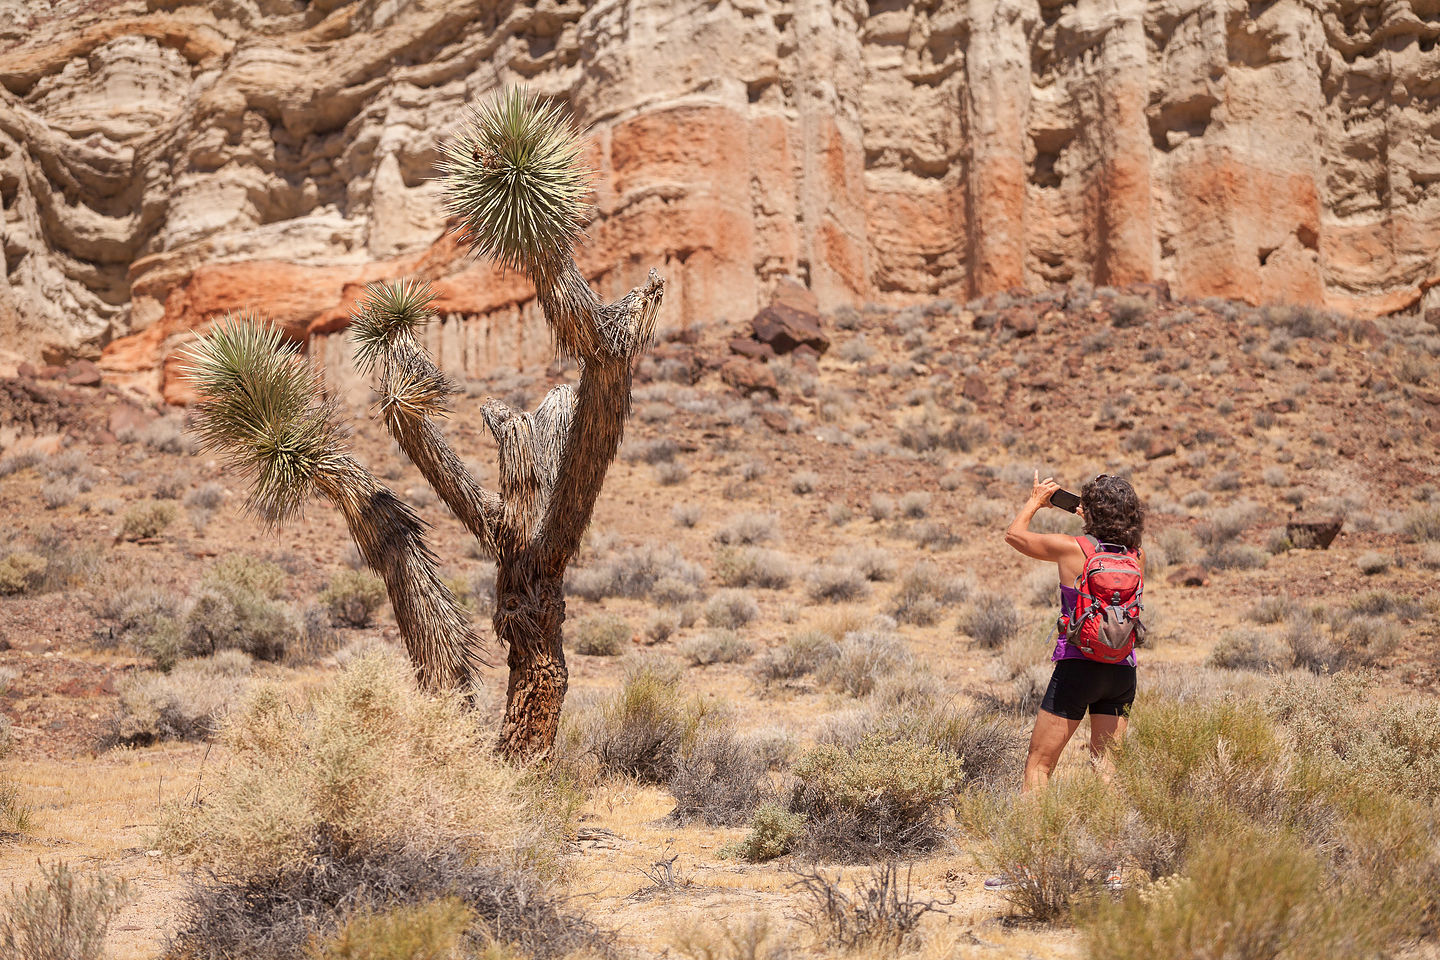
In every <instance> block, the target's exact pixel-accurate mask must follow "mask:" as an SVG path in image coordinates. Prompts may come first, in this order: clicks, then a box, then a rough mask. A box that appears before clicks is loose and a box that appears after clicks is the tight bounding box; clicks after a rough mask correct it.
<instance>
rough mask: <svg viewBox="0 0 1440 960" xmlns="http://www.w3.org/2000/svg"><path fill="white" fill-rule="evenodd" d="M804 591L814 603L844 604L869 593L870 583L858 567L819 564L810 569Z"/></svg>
mask: <svg viewBox="0 0 1440 960" xmlns="http://www.w3.org/2000/svg"><path fill="white" fill-rule="evenodd" d="M806 590H807V592H808V593H809V594H810V599H811V600H813V601H815V602H816V603H822V602H823V603H845V602H849V601H851V600H858V599H859V598H861V597H863V596H865V595H866V594H867V593H869V592H870V583H869V581H868V580H866V579H865V574H864V573H863V572H862V571H861V570H860V568H858V567H855V566H851V565H848V564H835V563H819V564H816V565H815V566H813V567H811V568H810V573H809V575H808V576H807V583H806Z"/></svg>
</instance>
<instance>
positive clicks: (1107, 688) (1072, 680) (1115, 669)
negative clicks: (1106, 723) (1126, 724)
mask: <svg viewBox="0 0 1440 960" xmlns="http://www.w3.org/2000/svg"><path fill="white" fill-rule="evenodd" d="M1134 702H1135V668H1134V667H1132V666H1130V665H1129V664H1124V663H1098V662H1096V661H1094V660H1057V661H1055V672H1054V673H1053V674H1051V675H1050V686H1049V687H1047V688H1046V689H1045V699H1044V700H1042V701H1041V702H1040V709H1041V710H1045V711H1047V712H1049V713H1053V714H1055V715H1056V716H1057V717H1064V718H1065V719H1066V720H1084V719H1085V711H1086V710H1087V709H1088V710H1089V711H1090V713H1091V714H1092V715H1093V714H1097V713H1099V714H1104V715H1106V716H1111V717H1123V716H1125V715H1127V714H1128V713H1129V712H1130V704H1132V703H1134Z"/></svg>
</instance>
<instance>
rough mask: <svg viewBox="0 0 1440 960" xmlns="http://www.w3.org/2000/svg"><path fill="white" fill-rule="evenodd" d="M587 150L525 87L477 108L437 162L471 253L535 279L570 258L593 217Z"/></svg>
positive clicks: (554, 108) (552, 107)
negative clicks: (520, 271)
mask: <svg viewBox="0 0 1440 960" xmlns="http://www.w3.org/2000/svg"><path fill="white" fill-rule="evenodd" d="M583 147H584V145H583V141H582V139H581V137H580V135H579V133H578V132H577V131H576V130H575V127H574V126H573V125H572V124H571V123H570V121H569V120H567V119H566V117H565V115H564V114H563V112H562V111H561V109H560V107H559V106H558V105H556V104H554V103H548V102H546V101H544V100H542V99H541V98H539V97H538V96H536V95H535V94H533V93H530V92H529V91H527V90H525V89H524V88H518V89H514V90H511V91H509V92H507V93H503V94H500V95H498V96H496V97H495V98H494V99H493V100H491V101H490V102H488V103H486V104H484V105H483V106H480V107H478V108H474V109H472V110H471V111H470V115H469V117H468V118H467V120H466V122H465V123H464V124H463V125H462V126H461V128H460V131H459V132H458V133H457V134H456V135H455V136H454V137H453V138H452V139H451V140H450V141H449V142H448V143H447V144H446V145H445V148H444V153H443V156H442V158H441V160H440V163H439V168H440V171H441V173H442V174H443V179H444V181H445V202H446V205H447V207H448V208H449V210H450V212H451V213H452V214H453V215H454V216H456V217H458V218H459V220H460V224H461V226H460V229H461V232H462V234H463V235H464V237H465V239H466V240H467V241H468V242H469V244H470V246H471V248H472V249H473V250H475V251H476V252H478V253H480V254H482V255H484V256H487V257H490V258H492V259H494V260H495V261H497V262H498V263H500V264H501V265H502V266H505V267H513V268H516V269H520V270H525V271H527V272H531V273H532V274H533V273H534V272H536V271H537V270H543V269H546V268H547V267H549V266H550V265H552V264H554V263H555V262H556V261H557V260H558V259H559V258H561V257H563V256H565V255H567V254H569V252H570V250H571V248H572V246H573V245H574V243H575V241H576V240H577V239H578V238H579V237H580V235H581V233H582V231H583V230H584V227H585V221H586V219H587V217H588V215H589V211H590V203H589V201H588V199H587V198H588V197H589V195H590V191H591V187H592V183H593V179H594V178H593V173H592V172H591V170H590V169H589V167H588V166H587V165H586V164H585V160H584V157H583Z"/></svg>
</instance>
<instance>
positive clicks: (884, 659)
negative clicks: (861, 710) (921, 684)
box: [816, 629, 913, 697]
mask: <svg viewBox="0 0 1440 960" xmlns="http://www.w3.org/2000/svg"><path fill="white" fill-rule="evenodd" d="M912 662H913V658H912V657H911V655H910V650H909V648H908V647H906V646H905V641H904V640H903V639H902V638H901V637H900V636H899V635H897V634H895V633H892V632H890V631H888V630H877V629H868V630H852V631H850V632H848V633H846V634H845V635H844V636H843V637H841V639H840V641H839V642H838V643H836V644H835V651H834V654H833V655H831V656H827V657H824V658H823V659H821V661H820V664H819V666H818V668H817V671H816V680H818V681H819V682H820V683H821V684H824V685H826V686H830V687H833V688H834V689H836V690H839V691H840V692H841V693H848V694H849V695H850V696H852V697H864V696H868V695H869V694H871V693H873V692H874V690H875V686H876V684H877V683H878V682H879V681H880V679H881V678H883V677H887V676H890V675H891V674H893V673H895V672H896V671H898V670H902V669H905V668H907V667H909V666H910V665H911V663H912Z"/></svg>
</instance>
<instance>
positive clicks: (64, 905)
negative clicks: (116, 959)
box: [0, 863, 130, 960]
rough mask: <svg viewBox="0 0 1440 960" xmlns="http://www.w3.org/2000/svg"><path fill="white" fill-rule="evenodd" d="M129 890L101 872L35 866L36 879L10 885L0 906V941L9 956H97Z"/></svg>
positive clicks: (26, 959)
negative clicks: (20, 886)
mask: <svg viewBox="0 0 1440 960" xmlns="http://www.w3.org/2000/svg"><path fill="white" fill-rule="evenodd" d="M129 896H130V890H129V886H128V885H127V884H126V883H125V881H123V880H115V879H112V878H110V877H107V876H106V875H105V874H103V873H97V874H95V875H93V876H89V877H86V876H83V875H81V874H78V873H76V872H75V871H74V870H72V869H71V868H70V867H68V866H66V865H65V864H64V863H54V864H51V865H49V866H41V868H40V878H39V880H37V881H32V882H31V883H27V884H26V885H25V888H24V889H23V890H15V889H14V888H12V889H11V893H10V895H9V896H8V897H7V898H6V900H5V902H4V905H3V909H0V946H3V947H4V948H5V951H6V956H8V957H12V958H13V960H101V958H102V957H104V955H105V937H106V934H107V933H108V932H109V929H110V923H111V921H112V920H114V919H115V914H116V913H118V912H119V910H120V908H121V907H122V906H123V905H124V904H125V901H126V900H128V899H129Z"/></svg>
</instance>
